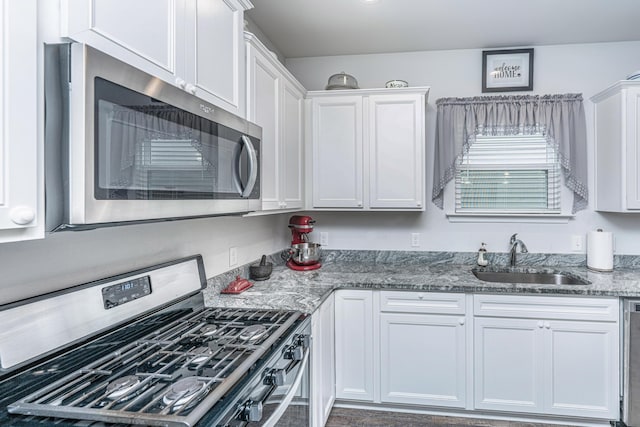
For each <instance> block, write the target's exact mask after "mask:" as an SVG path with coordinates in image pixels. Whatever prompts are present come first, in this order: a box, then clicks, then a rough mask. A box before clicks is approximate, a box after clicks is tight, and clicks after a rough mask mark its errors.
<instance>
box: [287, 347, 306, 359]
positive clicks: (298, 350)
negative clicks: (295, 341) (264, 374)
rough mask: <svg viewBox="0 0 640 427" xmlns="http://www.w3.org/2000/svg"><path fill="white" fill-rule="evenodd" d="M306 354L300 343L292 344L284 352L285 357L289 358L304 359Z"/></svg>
mask: <svg viewBox="0 0 640 427" xmlns="http://www.w3.org/2000/svg"><path fill="white" fill-rule="evenodd" d="M303 356H304V349H303V348H302V346H299V345H291V346H289V348H287V350H286V351H285V352H284V358H285V359H289V360H302V358H303Z"/></svg>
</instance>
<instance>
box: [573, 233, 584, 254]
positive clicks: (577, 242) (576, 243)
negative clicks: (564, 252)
mask: <svg viewBox="0 0 640 427" xmlns="http://www.w3.org/2000/svg"><path fill="white" fill-rule="evenodd" d="M583 249H584V245H583V242H582V236H581V235H580V234H574V235H572V236H571V250H572V251H574V252H580V251H582V250H583Z"/></svg>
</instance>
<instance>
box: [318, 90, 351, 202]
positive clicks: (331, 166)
mask: <svg viewBox="0 0 640 427" xmlns="http://www.w3.org/2000/svg"><path fill="white" fill-rule="evenodd" d="M311 116H312V118H311V135H312V137H311V139H312V159H313V160H312V170H313V171H312V178H311V182H312V188H313V190H312V194H313V207H314V208H359V209H361V208H363V207H364V197H363V173H362V172H363V168H362V161H363V137H362V97H361V96H332V97H328V98H313V99H312V101H311Z"/></svg>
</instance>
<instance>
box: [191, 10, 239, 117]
mask: <svg viewBox="0 0 640 427" xmlns="http://www.w3.org/2000/svg"><path fill="white" fill-rule="evenodd" d="M186 15H187V19H188V20H189V19H191V20H192V21H191V22H193V23H192V24H188V23H187V27H186V28H187V31H186V46H185V48H184V49H185V60H184V62H185V67H186V71H185V73H184V75H185V76H186V77H183V78H184V79H185V80H186V81H187V84H191V85H192V86H188V87H187V90H188V91H189V92H191V93H194V94H195V95H197V96H199V97H201V98H203V99H206V100H208V101H211V102H212V103H213V104H215V105H218V106H220V107H222V108H224V109H225V110H227V111H230V112H232V113H234V114H237V115H239V116H241V117H244V116H245V114H246V112H245V106H244V103H243V102H242V99H243V97H244V87H245V83H244V76H245V63H244V42H243V25H244V21H243V17H244V8H243V7H242V6H241V5H240V4H239V2H238V1H237V0H187V12H186Z"/></svg>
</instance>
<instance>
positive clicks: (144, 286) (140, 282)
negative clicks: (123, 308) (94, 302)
mask: <svg viewBox="0 0 640 427" xmlns="http://www.w3.org/2000/svg"><path fill="white" fill-rule="evenodd" d="M149 294H151V279H150V278H149V276H144V277H138V278H137V279H133V280H128V281H126V282H122V283H118V284H116V285H111V286H107V287H104V288H102V302H103V303H104V309H105V310H109V309H110V308H113V307H117V306H119V305H122V304H126V303H128V302H131V301H133V300H136V299H138V298H142V297H144V296H147V295H149Z"/></svg>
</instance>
